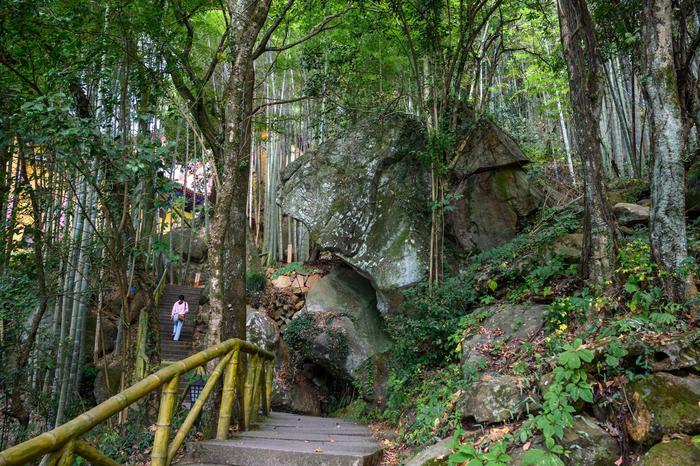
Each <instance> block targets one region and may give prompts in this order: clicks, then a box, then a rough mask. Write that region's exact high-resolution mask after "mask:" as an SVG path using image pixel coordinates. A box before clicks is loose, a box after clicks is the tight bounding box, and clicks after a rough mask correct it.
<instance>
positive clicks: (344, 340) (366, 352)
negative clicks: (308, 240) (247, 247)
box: [284, 265, 391, 381]
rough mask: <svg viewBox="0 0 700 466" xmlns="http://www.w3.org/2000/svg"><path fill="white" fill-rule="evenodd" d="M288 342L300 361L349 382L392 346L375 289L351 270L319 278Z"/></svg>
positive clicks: (342, 268) (287, 331)
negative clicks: (380, 313)
mask: <svg viewBox="0 0 700 466" xmlns="http://www.w3.org/2000/svg"><path fill="white" fill-rule="evenodd" d="M284 339H285V341H286V342H287V344H288V345H289V347H290V349H292V350H293V351H294V352H296V357H297V359H298V360H307V361H311V362H313V363H315V364H318V365H319V366H321V367H323V368H324V369H325V370H326V371H328V372H329V373H331V374H333V375H334V376H335V377H338V378H340V379H342V380H345V381H352V380H353V379H354V377H355V372H356V371H357V370H358V368H360V367H361V366H362V365H363V364H364V363H365V362H366V361H367V360H369V359H370V358H371V357H372V356H374V355H376V354H378V353H382V352H384V351H386V350H387V349H388V348H389V347H390V346H391V341H390V339H389V337H388V336H387V334H386V332H385V331H384V323H383V321H382V319H381V316H380V315H379V312H378V311H377V301H376V296H375V293H374V289H373V288H372V286H371V285H370V284H369V282H368V281H367V280H366V279H365V278H363V277H362V276H360V275H359V274H358V273H357V272H355V271H354V270H353V269H351V268H350V267H347V266H345V265H339V266H337V267H336V268H334V269H333V270H332V271H331V273H329V274H328V275H326V276H324V277H323V278H321V279H320V280H319V281H318V282H317V283H316V285H315V286H314V287H313V288H312V289H311V291H310V292H309V294H308V295H307V298H306V308H305V309H303V310H302V311H300V312H298V313H297V314H295V315H294V319H293V320H292V322H291V323H290V324H289V326H288V327H287V328H286V329H285V331H284Z"/></svg>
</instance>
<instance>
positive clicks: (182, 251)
mask: <svg viewBox="0 0 700 466" xmlns="http://www.w3.org/2000/svg"><path fill="white" fill-rule="evenodd" d="M170 235H171V236H172V240H173V250H174V251H175V253H177V254H178V255H180V256H181V257H182V259H183V260H187V259H188V258H189V260H190V261H191V262H194V263H196V264H200V263H202V262H204V261H206V260H207V252H208V249H209V246H208V245H207V242H206V241H205V239H204V236H203V234H202V233H193V232H192V229H191V228H175V229H173V230H172V231H171V232H170Z"/></svg>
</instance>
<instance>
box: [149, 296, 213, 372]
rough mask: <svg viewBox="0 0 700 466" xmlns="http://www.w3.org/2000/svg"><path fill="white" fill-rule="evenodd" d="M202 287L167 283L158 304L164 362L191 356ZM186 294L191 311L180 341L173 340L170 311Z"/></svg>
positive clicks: (161, 354)
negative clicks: (181, 296)
mask: <svg viewBox="0 0 700 466" xmlns="http://www.w3.org/2000/svg"><path fill="white" fill-rule="evenodd" d="M201 294H202V288H193V287H191V286H179V285H167V286H166V287H165V290H164V291H163V295H162V296H161V298H160V304H159V305H158V320H159V322H160V329H159V330H160V356H161V360H162V361H163V362H175V361H179V360H180V359H185V358H186V357H188V356H191V355H192V354H194V353H193V351H192V334H193V332H194V319H195V316H196V315H197V310H198V309H199V297H200V296H201ZM180 295H184V296H185V301H187V302H188V303H189V306H190V312H189V313H188V314H187V316H186V317H185V323H184V324H183V326H182V332H181V333H180V341H173V338H172V336H171V335H172V333H173V322H172V321H171V320H170V311H171V310H172V309H173V304H174V303H175V301H177V298H178V296H180Z"/></svg>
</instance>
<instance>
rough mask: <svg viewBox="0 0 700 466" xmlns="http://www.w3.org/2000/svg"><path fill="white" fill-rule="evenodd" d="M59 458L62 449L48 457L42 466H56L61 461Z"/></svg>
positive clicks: (61, 454)
mask: <svg viewBox="0 0 700 466" xmlns="http://www.w3.org/2000/svg"><path fill="white" fill-rule="evenodd" d="M61 456H63V448H61V449H59V450H57V451H55V452H53V453H51V454H50V455H48V458H45V459H46V461H42V464H43V465H44V466H56V465H57V464H58V462H59V460H60V459H61Z"/></svg>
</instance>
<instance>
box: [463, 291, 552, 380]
mask: <svg viewBox="0 0 700 466" xmlns="http://www.w3.org/2000/svg"><path fill="white" fill-rule="evenodd" d="M473 312H474V313H484V314H486V315H489V317H488V318H486V320H484V321H483V322H482V323H481V325H480V327H479V328H480V331H479V332H476V331H475V332H474V334H473V335H468V336H467V337H466V338H465V339H464V341H463V342H462V366H463V368H464V371H465V374H466V373H468V372H469V371H471V369H472V366H473V365H474V364H478V362H479V360H483V359H488V358H490V355H489V354H488V351H489V350H490V349H491V348H494V347H497V346H502V345H504V344H507V343H513V344H515V343H519V342H522V341H524V340H527V339H528V338H530V337H532V336H533V335H534V334H536V333H537V332H539V331H540V329H541V328H542V325H544V318H545V314H546V312H547V306H545V305H541V304H494V305H492V306H487V307H484V308H479V309H476V310H475V311H473Z"/></svg>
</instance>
